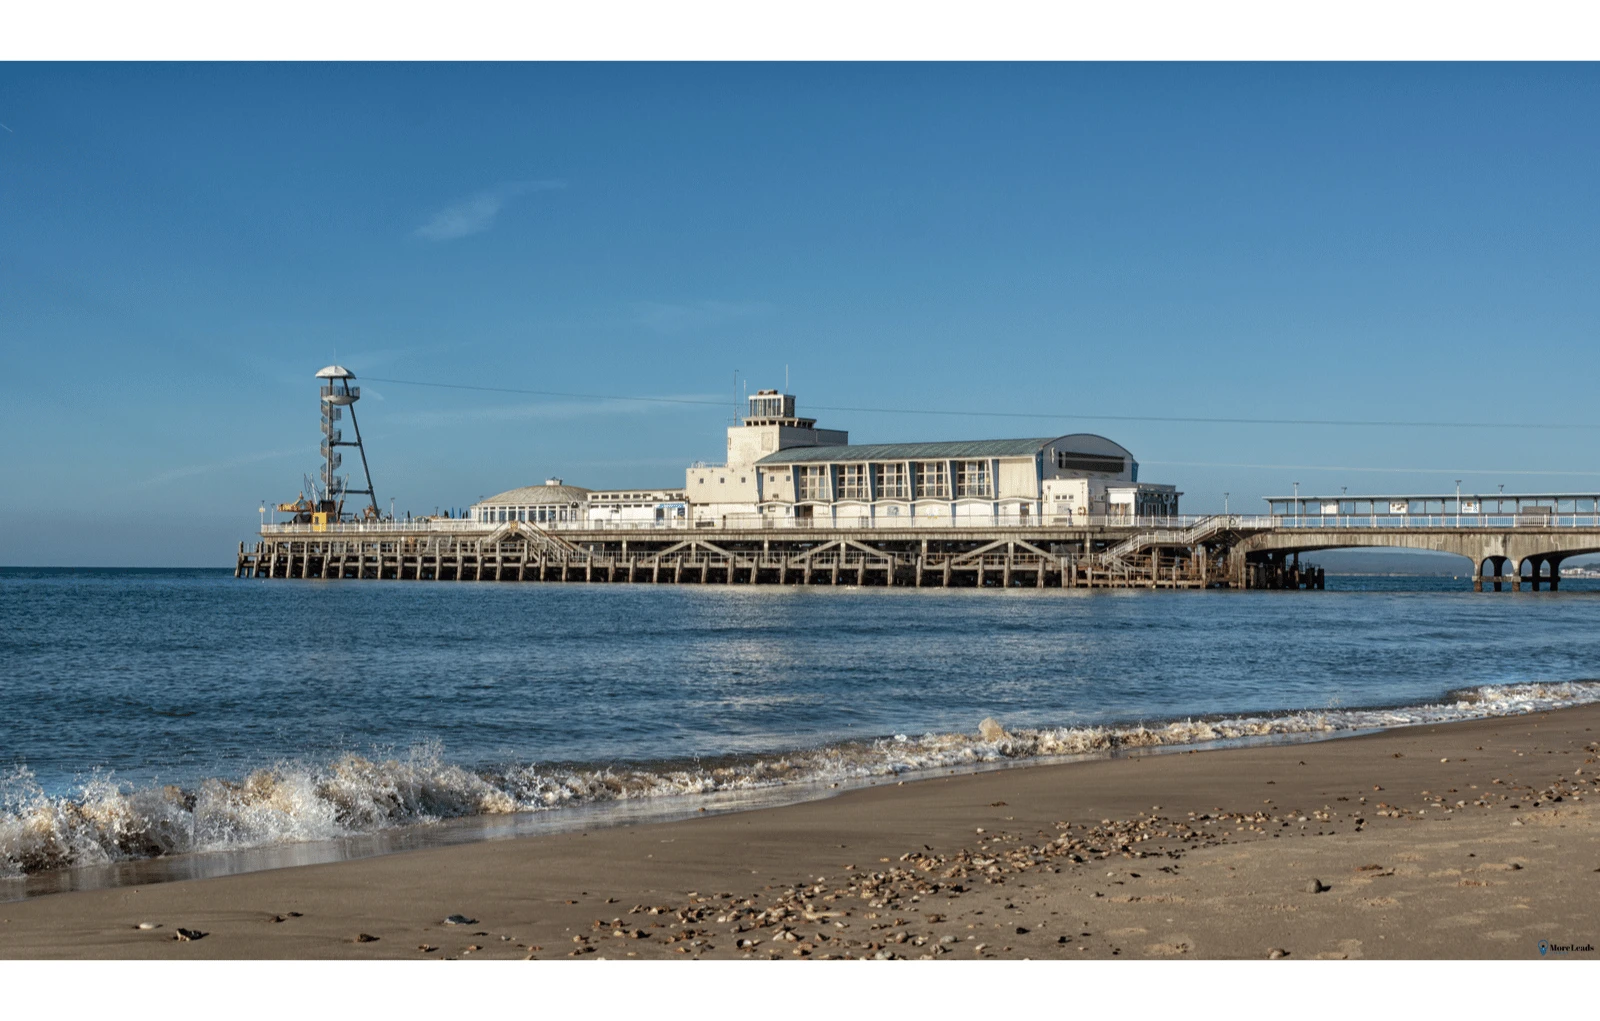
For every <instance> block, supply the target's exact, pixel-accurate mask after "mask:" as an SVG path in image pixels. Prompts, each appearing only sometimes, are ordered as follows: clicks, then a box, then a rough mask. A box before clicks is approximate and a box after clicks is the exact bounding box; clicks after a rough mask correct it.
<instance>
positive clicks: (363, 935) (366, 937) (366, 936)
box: [356, 932, 378, 943]
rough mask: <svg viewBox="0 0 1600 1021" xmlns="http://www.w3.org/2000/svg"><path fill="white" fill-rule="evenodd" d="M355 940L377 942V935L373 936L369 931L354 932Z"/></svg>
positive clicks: (358, 941)
mask: <svg viewBox="0 0 1600 1021" xmlns="http://www.w3.org/2000/svg"><path fill="white" fill-rule="evenodd" d="M356 942H357V943H376V942H378V937H376V936H374V935H373V934H372V933H370V932H358V933H356Z"/></svg>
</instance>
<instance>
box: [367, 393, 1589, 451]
mask: <svg viewBox="0 0 1600 1021" xmlns="http://www.w3.org/2000/svg"><path fill="white" fill-rule="evenodd" d="M366 381H368V382H373V383H395V384H398V385H401V386H428V387H435V388H438V389H443V390H472V391H478V392H482V393H501V394H521V395H525V396H531V397H564V398H568V399H571V400H587V401H637V402H644V403H649V404H693V405H699V406H702V407H713V408H723V409H726V408H727V407H728V402H727V401H710V400H699V399H695V398H689V397H630V396H625V395H619V394H586V393H568V392H565V391H560V390H525V389H521V388H519V387H509V386H479V385H474V384H470V383H436V382H431V381H427V380H417V379H391V378H385V377H383V376H367V377H366ZM808 409H809V410H812V411H846V412H851V413H853V414H866V415H958V416H962V417H967V418H1027V419H1044V420H1052V419H1056V420H1062V421H1089V422H1174V423H1185V424H1190V425H1304V426H1338V427H1363V428H1381V429H1570V430H1595V429H1600V423H1588V422H1449V421H1431V422H1430V421H1406V420H1403V419H1394V420H1383V419H1359V418H1232V417H1229V418H1220V417H1215V418H1214V417H1202V416H1194V415H1110V414H1083V413H1080V414H1069V413H1065V412H1053V411H1052V412H1025V411H938V410H934V409H931V408H862V407H852V406H849V405H828V404H812V405H808ZM1218 467H1222V466H1220V465H1219V466H1218ZM1240 467H1244V466H1242V465H1241V466H1240ZM1351 470H1357V469H1351ZM1544 474H1550V473H1544Z"/></svg>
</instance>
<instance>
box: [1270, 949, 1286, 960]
mask: <svg viewBox="0 0 1600 1021" xmlns="http://www.w3.org/2000/svg"><path fill="white" fill-rule="evenodd" d="M1288 956H1289V951H1287V950H1284V949H1283V948H1281V947H1273V948H1272V949H1271V950H1268V951H1267V960H1269V961H1276V960H1278V959H1279V958H1281V957H1288Z"/></svg>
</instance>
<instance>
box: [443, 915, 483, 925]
mask: <svg viewBox="0 0 1600 1021" xmlns="http://www.w3.org/2000/svg"><path fill="white" fill-rule="evenodd" d="M444 924H446V925H477V924H478V920H477V919H476V918H468V917H467V916H466V915H451V916H450V917H449V918H446V919H445V920H444Z"/></svg>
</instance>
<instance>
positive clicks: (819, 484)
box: [796, 464, 828, 500]
mask: <svg viewBox="0 0 1600 1021" xmlns="http://www.w3.org/2000/svg"><path fill="white" fill-rule="evenodd" d="M796 481H798V482H799V483H800V499H802V500H826V499H828V466H827V465H825V464H823V465H803V466H801V468H800V477H799V478H798V479H797V480H796Z"/></svg>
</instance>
